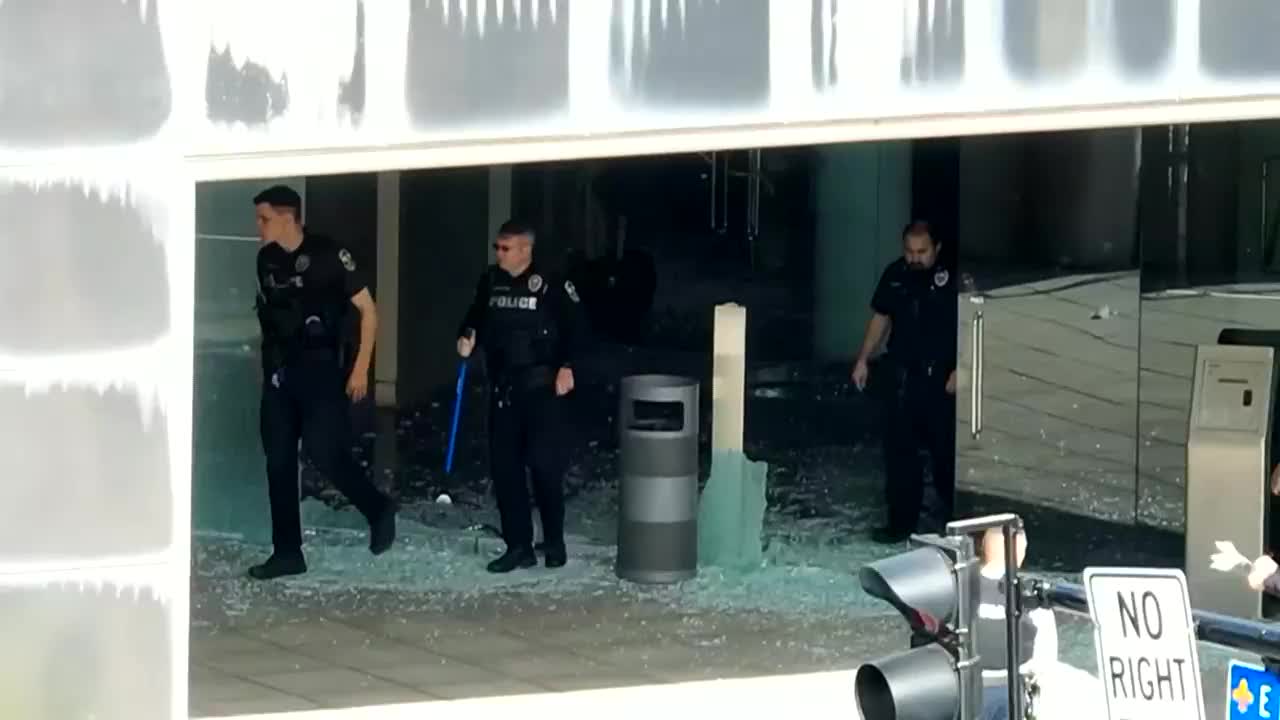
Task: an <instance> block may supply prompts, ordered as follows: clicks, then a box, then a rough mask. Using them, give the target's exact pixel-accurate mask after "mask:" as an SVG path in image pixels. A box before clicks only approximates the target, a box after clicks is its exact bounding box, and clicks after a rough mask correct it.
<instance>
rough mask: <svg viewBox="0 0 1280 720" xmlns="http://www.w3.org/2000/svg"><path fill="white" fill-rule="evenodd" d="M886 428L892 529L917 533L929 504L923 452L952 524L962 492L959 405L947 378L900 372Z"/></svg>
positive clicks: (890, 523) (888, 497)
mask: <svg viewBox="0 0 1280 720" xmlns="http://www.w3.org/2000/svg"><path fill="white" fill-rule="evenodd" d="M895 380H896V385H895V387H894V388H893V392H890V393H889V397H888V398H887V401H888V402H887V405H888V407H887V412H886V418H885V420H886V422H885V423H884V455H885V474H886V478H885V501H886V503H887V504H888V509H889V518H888V520H889V522H888V525H889V530H890V531H892V532H894V533H903V534H905V533H912V532H916V531H917V524H918V523H919V520H920V510H921V507H922V505H923V502H924V467H923V465H922V464H921V461H920V450H921V448H923V449H924V450H925V451H926V452H927V453H928V455H929V458H930V461H931V464H930V469H931V470H932V473H933V484H934V491H935V492H936V493H937V495H938V498H939V500H940V501H941V503H942V507H941V511H942V514H943V519H944V520H949V519H951V516H952V510H953V508H954V505H955V490H956V455H955V453H956V447H955V446H956V441H955V437H956V401H955V396H954V395H951V394H949V393H948V392H947V390H946V382H947V378H946V374H945V373H941V374H939V373H935V374H932V375H927V374H924V373H907V372H905V371H902V370H898V371H896V373H895Z"/></svg>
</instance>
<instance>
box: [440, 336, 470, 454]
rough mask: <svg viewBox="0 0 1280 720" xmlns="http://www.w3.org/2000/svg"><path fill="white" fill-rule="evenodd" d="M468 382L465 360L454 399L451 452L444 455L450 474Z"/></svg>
mask: <svg viewBox="0 0 1280 720" xmlns="http://www.w3.org/2000/svg"><path fill="white" fill-rule="evenodd" d="M466 384H467V361H466V360H463V361H462V362H461V363H459V364H458V387H457V389H456V390H455V392H456V393H457V397H455V398H454V400H453V423H452V426H451V427H450V428H449V453H448V454H447V455H445V457H444V473H445V475H448V474H449V473H451V472H453V446H454V443H455V442H457V440H458V418H459V417H460V416H461V415H462V393H463V390H464V389H465V388H466Z"/></svg>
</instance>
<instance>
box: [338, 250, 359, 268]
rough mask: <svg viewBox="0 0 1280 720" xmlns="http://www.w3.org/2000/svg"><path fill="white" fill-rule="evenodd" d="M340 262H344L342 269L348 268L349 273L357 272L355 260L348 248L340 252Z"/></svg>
mask: <svg viewBox="0 0 1280 720" xmlns="http://www.w3.org/2000/svg"><path fill="white" fill-rule="evenodd" d="M338 260H340V261H341V262H342V267H344V268H346V270H347V272H355V271H356V261H355V258H352V257H351V252H350V251H349V250H347V249H346V248H342V249H341V250H339V251H338Z"/></svg>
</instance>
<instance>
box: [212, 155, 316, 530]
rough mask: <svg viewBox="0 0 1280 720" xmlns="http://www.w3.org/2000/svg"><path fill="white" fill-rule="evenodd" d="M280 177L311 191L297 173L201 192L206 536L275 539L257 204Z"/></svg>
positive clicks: (215, 185)
mask: <svg viewBox="0 0 1280 720" xmlns="http://www.w3.org/2000/svg"><path fill="white" fill-rule="evenodd" d="M276 182H285V183H288V184H289V185H290V186H292V187H294V188H295V189H297V190H298V191H299V193H304V190H305V184H304V181H303V180H301V179H296V178H291V179H281V180H245V181H234V182H224V183H206V184H202V185H198V186H197V189H196V209H197V212H196V229H197V236H196V287H195V292H196V309H195V314H196V316H195V336H196V347H195V390H194V398H193V406H192V411H193V419H192V422H193V423H194V432H193V433H192V436H193V437H192V442H193V443H194V447H193V452H192V459H193V463H192V465H193V466H192V484H193V485H192V525H193V528H194V530H195V531H196V532H218V533H232V534H236V535H241V536H242V537H244V539H246V540H248V541H251V542H266V541H268V540H269V539H270V537H269V536H270V522H269V519H268V507H267V493H266V478H265V466H264V461H263V459H262V457H263V456H262V444H261V442H260V440H259V437H258V401H259V391H260V388H261V382H262V378H261V375H262V373H261V371H260V364H259V363H260V360H259V356H258V343H259V339H258V338H259V331H258V321H257V317H256V315H255V314H254V310H253V303H254V296H255V294H256V292H257V288H256V281H255V279H254V263H255V259H256V257H257V252H258V242H257V229H256V227H255V225H254V215H253V205H252V200H253V196H254V195H255V194H256V193H257V192H258V191H260V190H261V189H262V188H264V187H267V186H268V185H272V184H274V183H276ZM304 195H305V194H304ZM304 211H305V210H304Z"/></svg>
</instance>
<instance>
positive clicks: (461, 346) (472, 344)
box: [458, 330, 476, 358]
mask: <svg viewBox="0 0 1280 720" xmlns="http://www.w3.org/2000/svg"><path fill="white" fill-rule="evenodd" d="M475 349H476V331H475V330H472V331H471V333H470V334H468V335H467V336H466V337H460V338H458V354H459V355H461V356H462V357H464V358H465V357H471V351H472V350H475Z"/></svg>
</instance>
